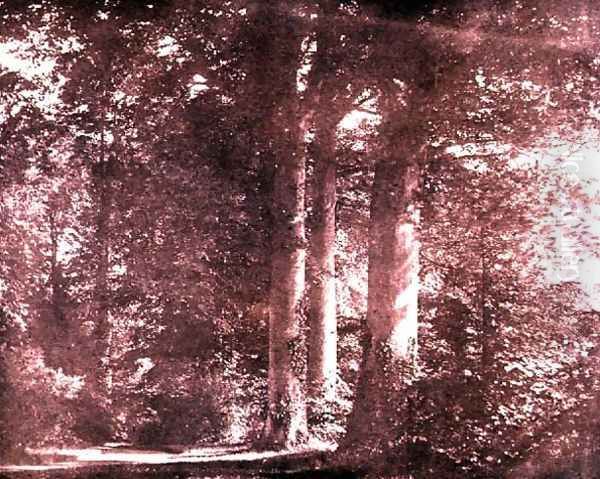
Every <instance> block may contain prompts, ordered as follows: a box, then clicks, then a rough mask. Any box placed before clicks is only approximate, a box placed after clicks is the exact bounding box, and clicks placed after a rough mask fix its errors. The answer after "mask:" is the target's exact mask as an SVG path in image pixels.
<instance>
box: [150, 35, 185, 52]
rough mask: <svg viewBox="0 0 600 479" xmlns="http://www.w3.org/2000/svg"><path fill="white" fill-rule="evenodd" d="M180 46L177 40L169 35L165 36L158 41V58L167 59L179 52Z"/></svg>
mask: <svg viewBox="0 0 600 479" xmlns="http://www.w3.org/2000/svg"><path fill="white" fill-rule="evenodd" d="M180 48H181V47H180V45H179V43H177V40H175V38H173V37H172V36H170V35H166V36H164V37H163V38H161V39H160V40H159V41H158V51H157V53H156V55H157V56H158V57H168V56H171V55H174V54H176V53H177V52H179V50H180Z"/></svg>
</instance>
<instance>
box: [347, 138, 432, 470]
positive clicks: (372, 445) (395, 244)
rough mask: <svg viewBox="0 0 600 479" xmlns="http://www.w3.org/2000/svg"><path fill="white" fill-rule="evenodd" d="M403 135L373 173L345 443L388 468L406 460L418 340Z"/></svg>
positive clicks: (411, 172) (409, 166) (414, 148)
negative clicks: (357, 364)
mask: <svg viewBox="0 0 600 479" xmlns="http://www.w3.org/2000/svg"><path fill="white" fill-rule="evenodd" d="M402 133H403V134H402V135H401V136H400V138H401V143H400V144H398V142H394V144H393V145H390V146H388V147H387V149H386V150H387V151H386V152H385V154H384V157H383V158H382V159H381V160H380V161H379V163H378V165H377V167H376V171H375V179H374V183H373V193H372V200H371V218H370V226H369V258H368V259H369V277H368V287H369V293H368V310H367V334H366V341H365V350H364V356H363V364H362V370H361V377H360V379H359V384H358V387H357V394H356V398H355V403H354V408H353V411H352V414H351V416H350V418H349V422H348V433H347V437H346V438H345V441H344V444H343V448H344V449H345V450H346V451H347V452H350V453H353V454H355V455H356V456H357V457H358V458H359V460H368V461H370V462H373V463H375V462H377V461H379V460H380V459H382V460H384V462H388V463H389V464H388V465H389V466H390V467H392V468H393V467H394V465H395V466H396V467H397V466H398V464H405V463H406V455H405V454H403V453H402V452H403V450H404V449H403V448H404V445H405V444H406V440H405V434H406V424H407V420H408V414H409V401H408V394H409V383H410V380H411V378H412V375H413V372H414V363H415V359H416V345H417V295H418V266H419V265H418V256H419V248H418V240H417V232H416V228H417V222H418V216H417V211H416V210H415V202H414V196H415V193H416V190H417V186H418V183H419V181H418V180H419V169H418V166H417V161H416V158H417V156H418V154H419V151H420V147H421V145H420V144H419V143H417V142H416V141H409V140H410V136H411V135H410V133H409V132H402ZM412 136H413V137H414V136H415V135H414V134H413V135H412ZM401 448H402V449H401ZM390 460H392V463H390ZM397 472H398V471H397Z"/></svg>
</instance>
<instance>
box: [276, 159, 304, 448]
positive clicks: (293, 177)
mask: <svg viewBox="0 0 600 479" xmlns="http://www.w3.org/2000/svg"><path fill="white" fill-rule="evenodd" d="M304 177H305V173H304V156H303V155H302V154H300V152H299V151H295V152H292V153H291V154H290V155H289V156H288V157H287V158H283V159H281V161H280V162H279V164H278V168H277V173H276V175H275V184H274V189H273V190H274V191H273V210H274V212H275V215H274V231H273V239H272V247H273V252H272V258H271V261H272V264H271V268H272V269H271V294H270V308H269V310H270V315H269V373H268V385H269V410H268V419H267V431H266V432H267V434H266V438H267V441H268V442H269V443H270V444H272V445H274V446H281V447H286V446H290V445H293V444H296V443H298V442H299V441H301V440H302V438H303V436H304V435H305V433H306V405H305V400H304V393H303V390H302V385H301V381H300V377H301V374H302V371H303V368H304V360H303V356H304V355H303V348H302V344H301V339H302V338H301V331H300V313H301V302H302V298H303V294H304V268H305V259H306V251H305V231H304V183H305V178H304Z"/></svg>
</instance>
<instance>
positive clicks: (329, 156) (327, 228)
mask: <svg viewBox="0 0 600 479" xmlns="http://www.w3.org/2000/svg"><path fill="white" fill-rule="evenodd" d="M319 6H320V12H319V21H318V27H317V34H316V40H317V52H316V54H315V57H314V59H313V67H312V71H311V76H310V81H309V92H308V101H309V103H310V102H311V101H312V102H313V103H314V105H315V111H316V112H318V113H316V114H315V115H314V117H313V124H314V126H315V139H314V141H313V144H312V158H313V161H314V170H313V177H312V191H313V194H312V221H311V236H310V240H311V251H310V252H311V255H310V265H311V268H310V311H309V335H308V372H307V382H308V393H309V398H308V403H307V406H308V420H309V425H311V424H314V425H319V424H321V423H322V422H323V420H324V419H325V415H327V414H328V413H329V411H330V410H331V407H330V406H331V403H332V401H334V400H335V397H336V380H337V339H338V337H337V299H336V270H335V239H336V202H337V196H336V177H337V171H336V170H337V158H336V142H337V138H336V129H337V124H338V123H339V122H340V121H341V119H342V117H343V114H341V113H340V110H339V105H337V104H336V99H335V96H334V95H335V93H334V92H335V91H336V87H337V86H338V85H336V74H335V71H334V67H332V65H331V63H330V59H331V58H332V56H333V53H334V50H335V48H336V47H337V38H338V35H337V34H336V26H337V24H336V23H335V22H334V21H332V19H334V18H335V13H336V11H337V2H334V1H330V0H323V1H321V2H319ZM336 107H337V108H338V110H337V111H336ZM342 111H344V113H345V111H346V110H345V109H343V108H342Z"/></svg>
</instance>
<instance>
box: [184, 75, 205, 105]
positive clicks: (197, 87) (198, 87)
mask: <svg viewBox="0 0 600 479" xmlns="http://www.w3.org/2000/svg"><path fill="white" fill-rule="evenodd" d="M207 81H208V80H207V79H206V78H204V77H203V76H202V75H200V74H199V73H196V74H195V75H194V76H193V77H192V81H191V82H190V83H189V84H188V88H189V90H188V92H189V95H190V99H191V100H193V99H194V98H196V97H197V96H198V95H199V94H200V92H203V91H206V90H208V89H209V88H210V87H209V86H208V85H207V84H206V83H207Z"/></svg>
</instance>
